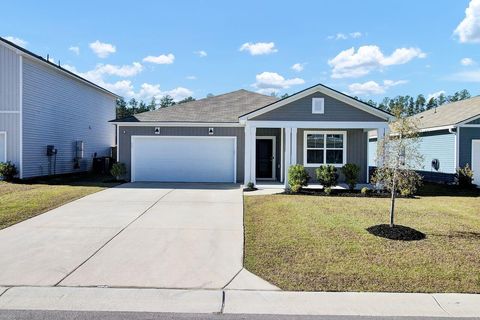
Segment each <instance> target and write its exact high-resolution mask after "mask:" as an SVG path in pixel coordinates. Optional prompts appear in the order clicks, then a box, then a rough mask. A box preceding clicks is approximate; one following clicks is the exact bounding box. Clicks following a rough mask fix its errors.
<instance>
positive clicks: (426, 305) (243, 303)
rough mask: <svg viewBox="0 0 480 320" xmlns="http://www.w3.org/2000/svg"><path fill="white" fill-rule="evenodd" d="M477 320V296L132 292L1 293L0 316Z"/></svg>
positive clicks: (20, 289)
mask: <svg viewBox="0 0 480 320" xmlns="http://www.w3.org/2000/svg"><path fill="white" fill-rule="evenodd" d="M7 309H10V310H14V309H16V310H64V311H132V312H138V311H142V312H179V313H180V312H181V313H224V314H286V315H329V316H331V315H346V316H351V315H355V316H425V317H427V316H428V317H480V295H475V294H456V293H452V294H422V293H355V292H282V291H254V290H170V289H132V288H79V287H12V288H0V310H7Z"/></svg>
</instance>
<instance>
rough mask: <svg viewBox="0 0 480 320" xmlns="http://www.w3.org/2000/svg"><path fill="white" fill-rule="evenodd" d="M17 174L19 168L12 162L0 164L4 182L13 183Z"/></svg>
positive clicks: (0, 175)
mask: <svg viewBox="0 0 480 320" xmlns="http://www.w3.org/2000/svg"><path fill="white" fill-rule="evenodd" d="M17 174H18V170H17V167H16V166H15V165H14V164H13V163H11V162H10V161H7V162H0V177H2V178H3V180H5V181H12V180H13V178H15V176H16V175H17Z"/></svg>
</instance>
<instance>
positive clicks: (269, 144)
mask: <svg viewBox="0 0 480 320" xmlns="http://www.w3.org/2000/svg"><path fill="white" fill-rule="evenodd" d="M273 157H274V155H273V140H272V139H257V146H256V161H255V162H256V167H255V168H256V176H257V179H272V178H273V159H274V158H273Z"/></svg>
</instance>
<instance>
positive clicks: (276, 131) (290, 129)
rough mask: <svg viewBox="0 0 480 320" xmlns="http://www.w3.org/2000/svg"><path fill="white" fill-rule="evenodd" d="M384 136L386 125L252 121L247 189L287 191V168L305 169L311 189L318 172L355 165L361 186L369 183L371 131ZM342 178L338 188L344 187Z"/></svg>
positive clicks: (247, 149) (247, 130) (247, 142)
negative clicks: (323, 168) (259, 188)
mask: <svg viewBox="0 0 480 320" xmlns="http://www.w3.org/2000/svg"><path fill="white" fill-rule="evenodd" d="M371 130H377V132H378V134H379V135H380V136H382V135H385V134H386V132H387V130H388V126H387V124H386V123H385V122H335V121H331V122H323V121H252V120H249V121H247V122H246V123H245V169H244V170H245V171H244V172H245V180H244V181H245V185H246V184H248V183H249V182H252V183H253V184H254V185H255V186H257V187H261V188H288V168H289V167H290V166H291V165H294V164H301V165H303V166H304V167H305V168H306V169H307V171H308V173H309V175H310V177H311V180H310V182H311V185H312V187H314V186H315V187H320V185H319V184H318V182H317V181H316V179H315V169H316V168H318V167H319V166H321V165H327V164H332V165H334V166H336V167H337V168H340V167H342V166H343V165H344V164H346V163H355V164H357V165H358V166H359V167H360V168H361V177H360V181H359V182H360V183H361V184H366V183H368V131H371ZM342 178H343V177H342V176H340V179H339V187H342V182H343V181H342Z"/></svg>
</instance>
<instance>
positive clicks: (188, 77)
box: [186, 75, 197, 80]
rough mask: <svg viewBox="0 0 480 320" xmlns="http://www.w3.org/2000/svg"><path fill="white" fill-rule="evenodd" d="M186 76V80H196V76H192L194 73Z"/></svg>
mask: <svg viewBox="0 0 480 320" xmlns="http://www.w3.org/2000/svg"><path fill="white" fill-rule="evenodd" d="M186 78H187V79H188V80H197V77H196V76H194V75H191V76H187V77H186Z"/></svg>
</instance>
